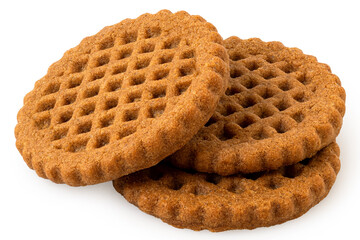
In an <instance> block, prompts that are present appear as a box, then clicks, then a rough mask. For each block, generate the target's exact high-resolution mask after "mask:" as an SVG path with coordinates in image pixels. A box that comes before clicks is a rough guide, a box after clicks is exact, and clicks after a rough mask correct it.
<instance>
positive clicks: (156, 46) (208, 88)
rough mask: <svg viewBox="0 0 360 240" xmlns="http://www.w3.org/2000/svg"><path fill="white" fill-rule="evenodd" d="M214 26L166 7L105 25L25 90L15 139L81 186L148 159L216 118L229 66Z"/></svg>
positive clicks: (49, 173)
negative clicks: (28, 91)
mask: <svg viewBox="0 0 360 240" xmlns="http://www.w3.org/2000/svg"><path fill="white" fill-rule="evenodd" d="M228 68H229V65H228V55H227V53H226V50H225V48H224V47H223V46H222V38H221V36H220V35H219V34H218V33H217V31H216V29H215V27H214V26H213V25H211V24H210V23H208V22H206V21H205V20H204V19H202V18H201V17H199V16H191V15H189V14H188V13H186V12H177V13H175V14H173V13H171V12H169V11H166V10H163V11H160V12H159V13H157V14H144V15H142V16H140V17H138V18H137V19H126V20H124V21H122V22H120V23H118V24H115V25H113V26H109V27H105V28H104V29H102V30H101V31H100V32H99V33H97V34H96V35H94V36H91V37H87V38H85V39H84V40H83V41H82V42H81V43H80V44H79V45H78V46H76V47H75V48H72V49H70V50H69V51H67V52H66V53H65V54H64V56H63V57H62V58H61V59H60V60H59V61H57V62H56V63H54V64H53V65H51V66H50V68H49V70H48V72H47V74H46V75H45V76H44V77H43V78H42V79H40V80H39V81H37V82H36V84H35V87H34V89H33V90H32V91H31V92H30V93H29V94H28V95H27V96H26V97H25V98H24V106H23V108H22V109H21V110H20V111H19V113H18V125H17V127H16V130H15V135H16V139H17V142H16V145H17V148H18V149H19V151H20V153H21V154H22V156H23V158H24V160H25V161H26V163H27V164H28V166H29V167H30V168H33V169H35V170H36V172H37V174H38V175H39V176H41V177H44V178H48V179H50V180H52V181H54V182H56V183H66V184H69V185H73V186H78V185H86V184H95V183H99V182H104V181H108V180H112V179H115V178H118V177H121V176H123V175H126V174H129V173H131V172H134V171H137V170H140V169H143V168H148V167H151V166H153V165H155V164H156V163H158V162H159V161H161V160H162V159H163V158H165V157H166V156H168V155H169V154H171V153H173V152H174V151H176V150H178V149H179V148H181V147H182V146H183V145H184V144H185V143H186V142H188V141H189V140H190V139H191V138H192V137H193V135H194V134H195V133H196V132H197V131H198V130H199V129H200V128H201V127H202V126H203V125H204V124H205V123H206V122H207V121H208V119H209V118H210V116H211V115H212V114H213V113H214V109H215V107H216V105H217V103H218V101H219V98H220V96H221V95H222V94H223V93H224V92H225V89H226V83H227V80H228V79H227V78H228V74H229V69H228Z"/></svg>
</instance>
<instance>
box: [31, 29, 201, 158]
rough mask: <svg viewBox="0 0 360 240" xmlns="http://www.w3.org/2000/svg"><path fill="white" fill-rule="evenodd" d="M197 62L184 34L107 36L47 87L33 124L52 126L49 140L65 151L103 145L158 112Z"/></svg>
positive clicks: (151, 32)
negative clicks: (176, 35) (173, 36)
mask: <svg viewBox="0 0 360 240" xmlns="http://www.w3.org/2000/svg"><path fill="white" fill-rule="evenodd" d="M195 61H196V54H195V50H194V48H193V47H191V46H189V44H188V43H187V41H186V39H185V38H184V39H181V38H169V39H163V38H161V29H153V28H147V29H140V30H139V31H137V32H130V33H125V34H124V35H123V36H122V37H121V38H116V39H112V38H105V39H104V40H103V41H101V42H100V43H99V44H98V45H97V46H96V47H95V48H94V49H92V51H91V52H90V53H89V54H87V55H84V56H81V58H80V59H79V60H77V61H74V62H72V63H71V64H70V65H69V66H68V69H67V70H66V72H65V73H64V74H63V75H62V77H61V78H59V79H55V80H53V81H50V82H49V83H48V84H47V86H45V88H44V90H43V97H42V98H41V99H40V100H39V102H38V103H37V113H36V114H35V115H34V122H35V126H36V127H37V128H38V129H39V130H41V129H46V128H49V127H53V128H54V129H55V130H54V134H53V136H51V138H52V141H54V144H55V145H57V146H61V148H63V149H65V150H66V151H69V152H78V151H82V150H85V149H93V148H101V147H104V146H106V145H107V144H109V143H110V142H112V141H116V140H119V139H121V138H123V137H126V136H127V135H128V134H131V133H132V132H134V129H135V128H136V125H137V124H138V122H139V121H143V120H144V119H146V118H157V117H161V115H162V113H163V112H164V111H165V109H166V101H167V99H169V98H172V97H177V96H180V95H182V94H184V92H185V91H186V90H187V89H188V88H189V87H190V85H191V81H192V79H191V75H192V74H193V73H194V72H195V68H196V66H195ZM189 77H190V78H189ZM125 91H126V93H125ZM139 102H141V104H137V103H139ZM145 102H146V103H145ZM140 105H142V107H139V106H140ZM118 107H120V108H121V109H122V110H121V111H120V112H118V111H114V110H115V109H116V108H118ZM93 115H96V116H98V117H96V118H94V117H93ZM114 125H116V127H113V126H114ZM122 126H124V129H122ZM105 129H106V130H105ZM119 129H122V130H121V131H120V132H119ZM100 130H101V131H100ZM100 132H101V134H100ZM124 132H126V134H124Z"/></svg>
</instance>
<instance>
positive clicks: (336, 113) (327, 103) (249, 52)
mask: <svg viewBox="0 0 360 240" xmlns="http://www.w3.org/2000/svg"><path fill="white" fill-rule="evenodd" d="M224 45H225V47H226V48H227V51H228V54H229V56H230V74H231V78H230V81H229V85H228V89H227V90H226V93H225V95H224V96H223V97H222V98H221V100H220V102H219V104H218V106H217V109H216V112H215V114H213V116H212V117H211V118H210V120H209V121H208V122H207V123H206V125H205V126H204V127H203V128H202V129H201V130H200V131H199V132H198V133H197V134H196V135H195V136H194V137H193V139H192V140H191V141H190V142H189V143H188V144H186V145H185V146H184V147H183V148H182V149H180V150H179V151H177V152H176V153H175V154H173V155H172V156H170V159H171V161H172V163H173V164H174V165H175V166H177V167H180V168H188V169H189V168H191V169H195V170H197V171H200V172H207V173H217V174H220V175H230V174H235V173H238V172H243V173H251V172H258V171H263V170H266V169H277V168H279V167H281V166H284V165H290V164H294V163H296V162H299V161H301V160H303V159H305V158H309V157H312V156H313V155H314V154H315V153H316V152H317V151H319V150H320V149H322V148H323V147H325V146H327V145H328V144H330V143H331V142H332V141H334V139H335V137H336V136H337V135H338V133H339V131H340V128H341V125H342V117H343V116H344V113H345V91H344V89H343V88H342V87H341V85H340V80H339V78H338V77H337V76H335V75H334V74H332V73H331V71H330V68H329V67H328V66H327V65H326V64H322V63H318V62H317V60H316V58H315V57H313V56H309V55H305V54H303V53H302V51H301V50H299V49H297V48H287V47H284V46H283V45H282V44H281V43H280V42H263V41H261V40H260V39H255V38H254V39H248V40H241V39H239V38H237V37H231V38H228V39H226V40H225V41H224Z"/></svg>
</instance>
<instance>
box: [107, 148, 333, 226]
mask: <svg viewBox="0 0 360 240" xmlns="http://www.w3.org/2000/svg"><path fill="white" fill-rule="evenodd" d="M339 169H340V161H339V148H338V146H337V144H336V143H332V144H330V145H329V146H327V147H325V148H324V149H323V150H321V151H320V152H318V153H317V154H316V155H315V156H314V157H313V158H311V159H306V160H303V161H301V162H300V163H296V164H294V165H290V166H286V167H282V168H280V169H278V170H273V171H268V172H262V173H253V174H248V175H241V174H238V175H232V176H226V177H224V176H220V175H216V174H207V173H191V172H186V171H184V170H179V169H176V168H174V167H170V166H168V165H165V164H164V163H160V164H159V165H157V166H154V167H152V168H150V169H146V170H142V171H140V172H137V173H133V174H131V175H128V176H125V177H122V178H120V179H117V180H115V181H114V182H113V184H114V187H115V189H116V190H117V191H118V192H120V193H121V194H122V195H123V196H124V198H125V199H126V200H128V201H129V202H130V203H132V204H134V205H136V206H138V207H139V208H140V209H141V210H142V211H144V212H146V213H148V214H151V215H154V216H156V217H158V218H160V219H161V220H163V221H164V222H166V223H169V224H171V225H173V226H175V227H179V228H190V229H193V230H202V229H208V230H210V231H224V230H229V229H253V228H257V227H264V226H271V225H275V224H279V223H283V222H285V221H288V220H291V219H294V218H297V217H299V216H301V215H302V214H304V213H305V212H307V211H308V210H309V209H310V208H311V207H313V206H314V205H316V204H317V203H318V202H320V201H321V200H322V199H323V198H324V197H325V196H326V195H327V194H328V192H329V190H330V188H331V187H332V185H333V183H334V181H335V178H336V174H337V173H338V171H339Z"/></svg>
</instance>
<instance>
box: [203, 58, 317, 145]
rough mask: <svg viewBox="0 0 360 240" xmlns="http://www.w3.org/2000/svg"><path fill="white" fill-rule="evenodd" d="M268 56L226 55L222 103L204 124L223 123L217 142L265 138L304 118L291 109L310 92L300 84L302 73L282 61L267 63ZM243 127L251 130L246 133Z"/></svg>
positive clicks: (309, 94) (286, 128)
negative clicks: (227, 78)
mask: <svg viewBox="0 0 360 240" xmlns="http://www.w3.org/2000/svg"><path fill="white" fill-rule="evenodd" d="M239 54H241V56H242V57H241V59H239V56H240V55H239ZM268 58H269V56H266V55H260V56H253V55H250V54H246V53H238V52H237V53H236V54H232V55H230V59H231V63H230V66H231V73H230V74H231V80H230V84H229V88H228V89H227V91H226V93H225V94H226V96H224V97H223V99H222V103H223V105H222V106H221V107H219V108H218V109H217V112H216V113H215V114H214V116H213V117H212V118H211V119H210V121H209V122H208V123H207V124H206V126H207V127H209V126H211V125H212V124H214V123H216V122H218V121H219V120H221V121H223V122H225V124H224V126H223V129H222V131H219V132H218V133H217V135H216V137H217V138H218V139H220V140H221V141H228V140H232V139H241V141H249V140H251V139H255V140H261V139H265V138H269V137H271V136H274V135H276V134H282V133H285V132H287V131H289V130H290V129H292V128H294V127H296V126H297V124H299V123H300V122H301V121H302V120H303V119H304V117H305V116H304V113H302V112H301V111H298V112H293V111H291V106H292V105H295V104H296V105H298V104H299V103H302V102H306V101H307V98H309V97H311V96H312V95H313V92H312V91H311V90H309V89H308V88H307V87H305V86H304V72H302V71H301V70H297V69H296V68H295V67H294V66H293V65H291V64H288V63H287V62H286V61H279V62H269V60H267V59H268ZM309 83H310V82H307V84H309ZM289 108H290V109H289ZM301 116H302V117H301ZM227 118H228V119H229V120H228V119H227ZM227 123H229V124H230V123H231V125H229V124H227ZM233 123H235V124H233ZM247 128H251V129H254V131H252V133H251V134H250V133H249V132H248V131H246V129H247ZM244 134H245V135H247V136H246V137H245V136H244Z"/></svg>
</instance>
